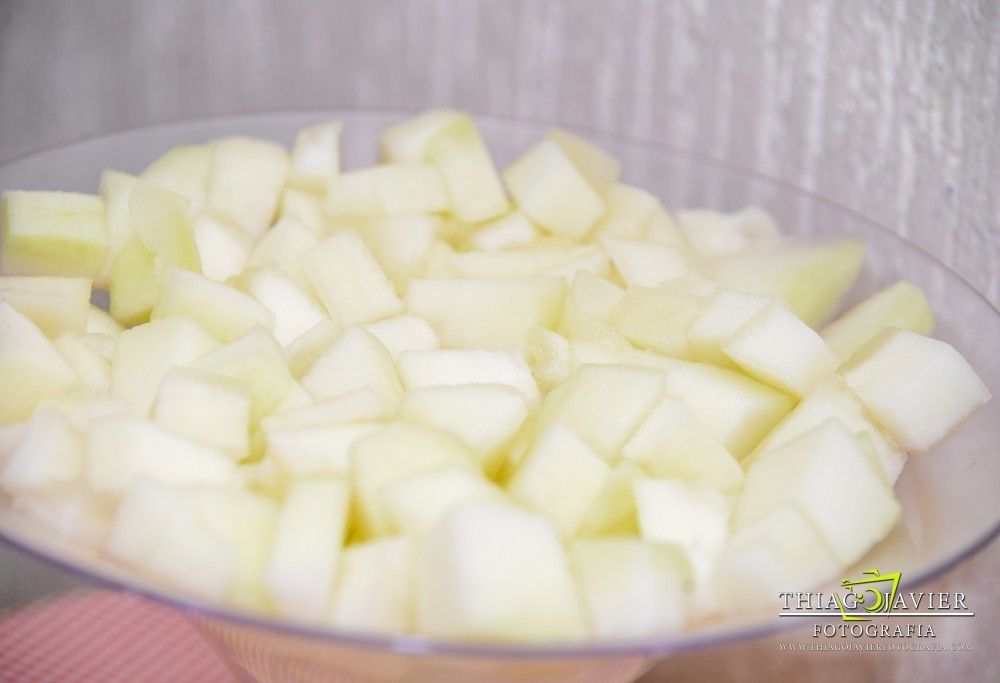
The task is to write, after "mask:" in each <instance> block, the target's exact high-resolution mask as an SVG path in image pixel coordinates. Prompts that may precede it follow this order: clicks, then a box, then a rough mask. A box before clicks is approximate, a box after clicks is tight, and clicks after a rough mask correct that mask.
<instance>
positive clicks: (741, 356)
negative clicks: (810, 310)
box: [722, 302, 840, 397]
mask: <svg viewBox="0 0 1000 683" xmlns="http://www.w3.org/2000/svg"><path fill="white" fill-rule="evenodd" d="M722 351H723V352H724V353H725V354H726V355H727V356H729V357H730V358H731V359H732V360H733V361H734V362H735V363H736V364H737V365H739V366H740V368H742V369H743V370H744V371H745V372H746V373H747V374H748V375H750V376H751V377H754V378H755V379H758V380H760V381H762V382H765V383H767V384H770V385H771V386H773V387H775V388H777V389H780V390H782V391H785V392H787V393H789V394H791V395H792V396H796V397H801V396H802V395H803V394H805V393H806V392H807V391H809V390H810V389H812V388H813V387H814V386H815V385H816V384H817V383H818V382H821V381H822V380H824V379H826V378H827V377H829V376H830V375H832V374H833V373H834V371H835V370H836V369H837V366H838V365H840V359H838V358H837V356H836V354H834V353H833V351H832V350H831V349H830V347H829V346H827V345H826V342H824V341H823V338H822V337H820V336H819V334H818V333H817V332H816V331H815V330H814V329H812V328H811V327H809V326H808V325H806V324H805V323H804V322H802V321H801V320H799V319H798V318H797V317H795V314H794V313H792V312H791V311H789V310H788V308H786V307H785V306H784V305H783V304H782V303H778V302H775V303H771V304H768V305H767V306H765V307H763V308H762V309H760V310H759V311H757V312H756V313H755V314H754V315H753V316H752V317H751V318H750V319H749V320H748V321H747V322H745V323H744V324H743V325H742V326H741V327H740V328H739V329H738V330H736V333H735V334H733V336H732V337H730V338H729V339H727V340H726V341H725V342H723V344H722Z"/></svg>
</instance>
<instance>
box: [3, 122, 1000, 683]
mask: <svg viewBox="0 0 1000 683" xmlns="http://www.w3.org/2000/svg"><path fill="white" fill-rule="evenodd" d="M404 115H405V113H403V112H384V111H383V112H371V111H349V110H346V111H345V110H341V111H335V112H295V113H274V114H263V115H253V116H239V117H222V118H215V119H207V120H198V121H191V122H183V123H176V124H171V125H163V126H155V127H148V128H138V129H132V130H127V131H123V132H120V133H116V134H114V135H109V136H104V137H99V138H94V139H88V140H84V141H81V142H78V143H75V144H71V145H68V146H64V147H59V148H56V149H51V150H46V151H43V152H40V153H36V154H32V155H31V156H26V157H23V158H20V159H16V160H13V161H11V162H8V163H6V164H4V165H2V166H0V189H61V190H76V191H83V192H94V191H95V190H96V187H97V183H98V179H99V177H100V172H101V170H102V169H103V168H105V167H112V168H117V169H119V170H124V171H131V172H136V171H139V170H141V169H142V168H143V167H144V166H145V165H146V164H148V163H149V162H150V161H152V160H153V159H155V158H156V157H157V156H158V155H159V154H161V153H162V152H163V151H165V150H166V149H168V148H169V147H171V146H173V145H177V144H182V143H192V142H199V141H205V140H209V139H212V138H215V137H221V136H225V135H232V134H237V133H242V134H250V135H260V136H264V137H269V138H273V139H276V140H279V141H282V142H284V143H286V144H290V143H291V142H292V140H293V137H294V133H295V131H296V130H297V129H299V128H300V127H302V126H305V125H308V124H311V123H315V122H319V121H323V120H329V119H332V118H337V119H340V120H342V121H343V122H344V123H345V126H346V133H345V137H344V149H343V157H344V159H345V164H346V165H347V166H360V165H365V164H369V163H373V162H374V161H375V149H376V140H377V135H378V132H379V131H380V130H382V129H383V128H384V127H385V126H386V125H389V124H391V123H393V122H395V121H397V120H399V119H401V118H403V116H404ZM477 121H478V123H479V125H480V127H481V129H482V132H483V134H484V137H485V138H486V140H487V143H488V144H489V146H490V148H491V150H492V151H493V153H494V157H495V160H496V161H497V163H498V164H500V165H503V164H506V163H508V162H509V161H511V160H513V159H514V158H515V156H516V155H517V154H518V153H519V152H520V151H522V150H524V149H526V148H527V147H528V146H529V145H530V144H532V143H533V142H534V141H535V140H537V139H538V137H539V136H540V135H541V134H542V133H543V132H544V131H545V129H546V127H547V126H546V125H545V124H542V123H539V122H525V121H511V120H505V119H498V118H491V117H477ZM582 132H583V133H584V135H585V136H586V137H588V138H589V139H591V140H593V141H595V142H596V143H598V144H600V145H601V146H603V147H604V148H606V149H607V150H608V151H610V152H612V153H613V154H615V155H616V156H617V157H618V158H619V159H621V161H622V166H623V174H624V175H623V179H624V180H625V181H627V182H630V183H634V184H636V185H639V186H641V187H644V188H646V189H648V190H650V191H652V192H654V193H655V194H657V195H658V196H659V197H660V198H661V199H662V200H663V201H664V203H665V204H666V205H667V206H668V207H675V208H676V207H710V208H715V209H721V210H735V209H739V208H742V207H744V206H745V205H747V204H757V205H760V206H763V207H765V208H767V209H768V210H769V211H770V212H771V213H772V214H773V215H774V216H775V217H776V218H777V219H778V222H779V224H780V225H781V226H782V228H783V230H784V231H785V232H787V233H790V234H801V235H808V234H825V235H847V234H851V235H862V236H864V237H866V238H867V240H868V245H869V248H868V253H867V257H866V261H865V265H864V269H863V272H862V276H861V278H860V280H859V282H858V284H857V286H856V287H855V289H854V290H853V292H852V293H851V295H850V300H849V301H848V303H850V302H851V301H855V300H858V299H860V298H862V297H864V296H865V295H867V294H869V293H871V292H873V291H875V290H876V289H878V288H879V287H881V286H884V285H887V284H889V283H891V282H893V281H895V280H897V279H899V278H904V277H905V278H907V279H909V280H911V281H913V282H915V283H917V284H919V285H920V286H922V287H923V288H924V290H925V292H926V293H927V297H928V299H929V300H930V302H931V304H932V306H933V308H934V311H935V313H936V314H937V318H938V327H937V330H936V331H935V336H937V337H939V338H941V339H944V340H946V341H948V342H950V343H951V344H953V345H955V346H956V347H957V348H958V350H959V351H960V352H961V353H962V354H963V355H964V356H965V357H966V358H967V359H968V360H969V361H970V363H971V364H972V366H973V367H974V368H975V369H976V371H977V372H978V373H979V374H980V376H981V377H982V378H983V379H984V381H985V382H986V384H987V385H988V386H989V387H990V389H991V391H992V392H993V393H994V394H1000V354H997V353H996V349H998V348H1000V314H998V312H997V310H996V309H994V308H993V307H992V306H991V305H990V304H989V303H988V302H987V301H985V300H984V299H983V298H982V297H981V296H980V295H979V294H978V293H977V292H976V291H975V290H974V289H973V288H972V287H971V286H969V285H968V284H967V283H966V282H965V281H964V280H963V279H962V278H961V277H960V276H959V275H957V274H956V273H954V272H953V271H951V270H949V269H948V268H947V267H945V266H944V265H943V264H942V263H941V262H939V261H938V260H936V259H935V258H934V257H933V256H932V255H930V254H928V253H926V252H924V251H922V250H921V249H919V248H918V247H916V246H914V245H913V244H910V243H909V242H907V241H905V240H904V239H902V238H900V237H898V236H897V235H896V234H895V233H893V232H891V231H889V230H887V229H885V228H884V227H882V226H880V225H877V224H875V223H873V222H871V221H869V220H867V219H866V218H865V217H864V216H862V215H860V214H858V213H856V212H853V211H851V210H848V209H846V208H844V207H841V206H838V205H836V204H833V203H831V202H829V201H826V200H825V199H823V198H821V197H818V196H815V195H812V194H810V193H808V192H805V191H803V190H801V189H798V188H796V187H793V186H790V185H788V184H784V183H780V182H777V181H775V180H773V179H770V178H767V177H765V176H762V175H760V174H757V173H754V172H752V171H750V170H748V169H743V168H738V167H734V166H732V165H728V164H725V163H722V162H719V161H716V160H712V159H709V158H705V157H703V156H700V155H697V154H693V153H690V152H687V151H684V150H681V149H675V148H668V147H665V146H662V145H653V144H648V143H645V142H641V141H636V140H627V139H623V138H617V137H610V136H607V135H602V134H598V133H595V132H588V131H582ZM928 220H930V218H929V219H928ZM0 381H2V379H0ZM998 445H1000V401H993V402H991V403H990V404H988V405H987V406H986V407H985V408H984V409H983V410H981V411H980V412H979V413H977V414H976V415H975V416H974V417H973V418H971V419H970V420H969V421H968V423H967V424H966V425H964V427H963V428H962V429H961V430H960V431H958V432H957V433H956V434H954V435H952V437H950V438H949V439H948V440H947V441H946V442H945V444H944V445H943V446H942V447H941V448H939V449H937V450H936V451H935V452H933V453H930V454H927V455H923V456H914V457H912V458H911V459H910V461H909V463H908V464H907V466H906V469H905V471H904V472H903V475H902V476H901V477H900V479H899V481H898V483H897V485H896V491H897V495H898V497H899V499H900V502H901V503H902V508H903V515H902V519H901V521H900V522H899V524H898V525H897V527H896V528H895V530H894V531H893V532H892V534H891V535H890V536H889V537H888V538H887V539H885V541H883V542H882V543H881V544H879V545H878V546H877V547H875V548H874V549H872V551H871V552H870V553H868V555H867V556H866V557H865V558H863V559H862V560H861V561H859V562H858V563H857V565H856V566H855V567H854V568H852V569H851V570H849V571H848V572H846V575H848V576H852V575H857V574H860V572H861V571H864V570H866V569H869V568H872V567H877V568H879V569H880V570H882V571H883V573H884V572H892V571H900V572H901V574H902V577H903V578H902V586H903V588H905V589H907V590H913V588H914V586H916V585H918V584H921V583H923V582H925V581H927V580H929V579H931V578H932V577H935V576H937V575H939V574H940V573H942V572H943V571H945V570H946V569H948V568H950V567H952V566H954V565H956V564H958V563H960V562H962V561H963V560H965V559H966V558H968V557H969V556H970V555H971V554H973V553H975V552H976V551H977V550H979V549H980V548H982V547H983V546H984V545H986V544H987V543H989V542H990V541H991V540H992V539H993V538H994V537H995V536H996V535H997V533H998V531H1000V496H997V495H996V488H997V485H998V484H1000V458H997V457H996V454H995V451H996V449H997V447H998ZM0 538H2V539H3V540H5V541H6V542H8V543H9V544H11V545H13V546H14V547H16V548H18V549H20V550H21V551H23V552H25V553H27V554H29V555H32V556H34V557H37V558H40V559H42V560H44V561H47V562H49V563H51V564H53V565H55V566H57V567H60V568H62V569H64V570H67V571H69V572H71V573H74V574H76V575H77V576H79V577H82V578H84V579H86V580H89V581H91V582H93V583H96V584H100V585H106V586H111V587H114V588H117V589H120V590H126V591H130V592H134V593H137V594H141V595H144V596H147V597H149V598H152V599H154V600H157V601H160V602H162V603H164V604H167V605H169V606H171V607H173V608H175V609H177V610H179V611H181V612H183V613H184V614H186V615H187V616H188V617H189V618H190V619H191V621H192V623H193V624H194V625H195V626H196V627H197V628H198V630H199V631H200V632H201V633H202V634H203V635H204V636H205V638H206V639H207V640H208V642H209V643H210V644H211V645H212V646H213V647H214V648H215V649H216V651H217V652H219V653H220V655H221V656H223V657H224V658H225V659H226V660H227V661H228V662H229V664H230V666H231V667H232V669H233V671H234V673H235V674H236V675H237V676H238V677H239V678H240V679H241V680H245V681H260V682H264V681H282V682H287V681H319V680H323V681H329V680H333V681H408V682H415V681H434V682H436V683H437V682H442V681H467V680H477V681H497V682H499V681H560V682H564V681H579V682H584V681H594V682H595V683H596V682H599V681H600V682H603V681H621V682H625V681H632V680H635V679H636V678H638V677H639V676H641V675H642V674H643V673H644V672H645V671H647V670H648V669H649V668H651V667H652V666H653V665H654V664H655V663H656V662H657V661H659V660H661V659H662V658H664V657H668V656H670V655H671V654H673V653H678V652H684V651H691V650H694V649H698V648H709V647H714V646H720V645H724V644H729V643H733V642H736V641H742V640H747V639H751V638H757V637H761V636H764V635H767V634H771V633H774V632H776V631H778V630H781V629H783V628H790V627H791V626H793V624H789V623H788V622H789V621H793V620H781V619H778V618H777V613H778V611H779V607H780V601H779V600H778V596H774V601H773V604H774V607H773V609H766V610H762V611H760V612H757V613H754V614H741V615H738V616H733V617H729V618H726V619H724V620H719V621H716V622H713V623H710V624H705V625H703V626H701V627H699V628H698V629H696V630H692V631H689V632H686V633H683V634H678V635H675V636H671V637H669V638H661V639H657V640H653V641H643V642H628V643H615V644H581V645H572V646H566V645H560V646H557V647H536V646H517V645H496V646H491V645H469V644H463V643H456V642H441V641H436V640H432V639H428V638H424V637H420V636H385V637H380V636H368V635H359V634H352V633H344V632H338V631H334V630H331V629H329V628H322V627H312V626H303V625H301V624H295V623H291V622H286V621H280V620H277V619H271V618H266V617H261V616H256V615H252V614H247V613H241V612H239V611H236V610H232V609H228V608H226V607H220V606H216V605H208V604H204V603H202V602H200V601H198V600H196V599H192V598H190V597H188V596H184V595H179V594H176V593H174V592H172V591H170V590H169V589H164V588H163V587H160V586H156V585H154V584H152V583H149V582H147V581H145V580H144V579H143V578H141V577H138V576H135V575H131V574H126V573H124V572H122V571H121V570H119V569H118V568H116V567H114V566H113V565H111V564H108V563H106V562H105V561H103V560H102V558H100V557H97V556H94V555H93V554H89V553H87V552H85V551H83V550H82V549H81V548H79V547H76V546H74V544H73V542H72V540H71V539H60V538H53V537H52V534H51V533H49V532H47V531H46V530H45V529H43V528H41V527H39V526H37V525H36V524H35V523H33V522H32V521H31V520H29V519H26V518H24V517H22V516H20V515H18V514H16V513H15V512H13V511H12V510H11V509H10V505H9V501H6V500H4V499H2V498H0ZM807 588H808V587H792V586H790V587H789V590H806V589H807ZM833 589H834V587H829V589H828V591H832V590H833Z"/></svg>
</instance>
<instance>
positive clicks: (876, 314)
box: [823, 280, 935, 360]
mask: <svg viewBox="0 0 1000 683" xmlns="http://www.w3.org/2000/svg"><path fill="white" fill-rule="evenodd" d="M934 324H935V321H934V312H933V311H931V307H930V304H929V303H928V302H927V297H926V296H924V290H922V289H920V287H917V286H916V285H914V284H913V283H911V282H908V281H907V280H899V281H898V282H896V283H894V284H891V285H889V286H888V287H886V288H884V289H881V290H879V291H878V292H875V293H874V294H872V295H871V296H870V297H868V298H867V299H865V300H864V301H862V302H860V303H859V304H857V305H856V306H854V307H853V308H851V309H850V310H849V311H847V312H846V313H844V314H843V315H841V316H840V317H839V318H837V319H836V320H834V321H833V322H831V323H830V324H829V325H827V326H826V327H825V328H823V339H824V340H825V341H826V343H827V344H829V345H830V348H831V349H833V351H834V353H836V354H837V357H838V358H840V359H841V360H847V359H849V358H850V357H851V355H852V354H853V353H854V352H855V351H856V350H857V349H858V347H859V346H861V345H862V344H864V343H865V342H867V341H868V340H869V339H871V338H872V337H874V336H875V335H876V334H877V333H879V332H881V331H882V330H883V329H885V328H886V327H898V328H901V329H904V330H909V331H910V332H916V333H917V334H922V335H925V336H928V335H930V333H931V332H933V331H934Z"/></svg>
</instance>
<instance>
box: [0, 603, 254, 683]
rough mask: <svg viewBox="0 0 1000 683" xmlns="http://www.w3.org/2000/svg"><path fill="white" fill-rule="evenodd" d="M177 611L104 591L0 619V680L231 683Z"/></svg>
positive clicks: (23, 682) (218, 661) (32, 682)
mask: <svg viewBox="0 0 1000 683" xmlns="http://www.w3.org/2000/svg"><path fill="white" fill-rule="evenodd" d="M234 680H235V679H234V678H233V675H232V673H230V671H229V670H228V669H227V668H226V666H225V664H223V663H222V660H221V659H219V657H218V656H217V655H216V654H215V653H214V652H213V651H212V650H211V648H209V646H208V645H207V644H205V641H203V640H202V639H201V636H199V635H198V633H197V631H195V630H194V628H193V627H192V626H191V625H190V624H189V623H188V622H187V620H185V619H184V617H183V616H181V615H180V614H178V613H176V612H174V611H172V610H170V609H168V608H166V607H163V606H161V605H157V604H156V603H153V602H150V601H148V600H144V599H142V598H139V597H136V596H133V595H128V594H124V593H115V592H112V591H105V590H84V591H75V592H72V593H68V594H66V595H61V596H57V597H54V598H46V599H44V600H41V601H39V602H36V603H33V604H30V605H27V606H25V607H21V608H18V609H15V610H12V611H10V612H6V613H3V614H0V681H2V682H3V683H7V682H8V681H9V682H11V683H14V682H16V683H56V682H59V683H62V682H63V681H73V682H74V683H119V682H120V683H135V682H136V681H144V682H149V683H159V682H160V681H162V682H163V683H175V682H176V681H197V682H199V683H234Z"/></svg>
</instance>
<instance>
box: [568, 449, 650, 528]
mask: <svg viewBox="0 0 1000 683" xmlns="http://www.w3.org/2000/svg"><path fill="white" fill-rule="evenodd" d="M648 478H649V475H648V474H646V471H645V470H643V469H642V468H641V467H639V466H638V465H636V464H634V463H633V462H631V461H630V460H622V461H621V462H619V463H618V464H617V465H615V466H614V467H612V468H611V472H609V473H608V477H607V479H606V480H605V481H604V487H603V488H602V489H601V490H600V492H598V494H597V496H595V498H594V502H593V503H591V506H590V509H589V510H587V514H586V515H584V518H583V521H582V522H581V523H580V534H579V535H580V536H638V535H639V524H638V520H637V519H636V516H635V495H634V494H633V492H632V484H633V482H635V481H637V480H639V479H648Z"/></svg>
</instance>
